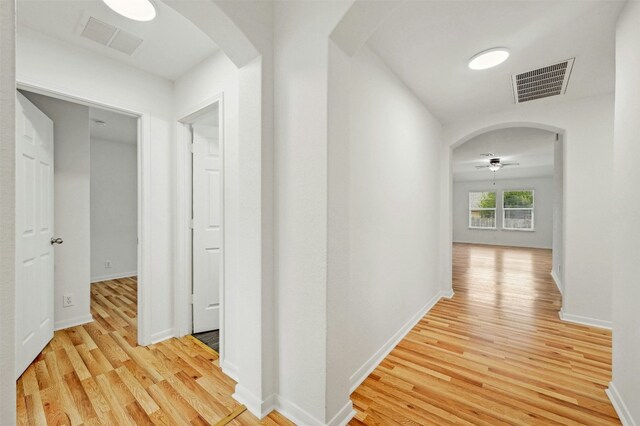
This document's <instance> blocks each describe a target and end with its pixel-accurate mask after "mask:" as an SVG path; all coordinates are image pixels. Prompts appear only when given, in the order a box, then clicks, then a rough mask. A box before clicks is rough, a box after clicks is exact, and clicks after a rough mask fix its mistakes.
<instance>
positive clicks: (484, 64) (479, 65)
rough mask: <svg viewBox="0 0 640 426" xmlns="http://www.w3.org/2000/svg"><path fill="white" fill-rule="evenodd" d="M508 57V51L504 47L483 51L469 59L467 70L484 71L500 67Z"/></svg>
mask: <svg viewBox="0 0 640 426" xmlns="http://www.w3.org/2000/svg"><path fill="white" fill-rule="evenodd" d="M508 57H509V49H507V48H505V47H494V48H493V49H489V50H484V51H482V52H480V53H478V54H477V55H475V56H473V58H471V59H469V68H471V69H472V70H486V69H487V68H493V67H495V66H496V65H500V64H501V63H503V62H504V61H506V60H507V58H508Z"/></svg>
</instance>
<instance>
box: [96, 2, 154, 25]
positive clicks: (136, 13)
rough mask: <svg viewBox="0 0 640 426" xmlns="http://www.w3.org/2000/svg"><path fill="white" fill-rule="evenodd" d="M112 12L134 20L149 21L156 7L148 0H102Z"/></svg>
mask: <svg viewBox="0 0 640 426" xmlns="http://www.w3.org/2000/svg"><path fill="white" fill-rule="evenodd" d="M102 1H103V2H104V4H106V5H107V6H109V7H110V8H111V10H113V11H114V12H116V13H118V14H120V15H122V16H124V17H125V18H129V19H133V20H134V21H143V22H144V21H151V20H152V19H153V18H155V17H156V8H155V6H154V5H153V3H151V1H149V0H102Z"/></svg>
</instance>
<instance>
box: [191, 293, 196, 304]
mask: <svg viewBox="0 0 640 426" xmlns="http://www.w3.org/2000/svg"><path fill="white" fill-rule="evenodd" d="M194 296H195V295H194V294H192V295H191V301H190V303H191V304H192V305H193V297H194Z"/></svg>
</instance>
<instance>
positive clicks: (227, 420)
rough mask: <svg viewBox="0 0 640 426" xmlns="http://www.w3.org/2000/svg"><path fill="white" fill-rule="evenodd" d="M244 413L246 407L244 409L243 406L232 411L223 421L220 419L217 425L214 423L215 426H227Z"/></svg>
mask: <svg viewBox="0 0 640 426" xmlns="http://www.w3.org/2000/svg"><path fill="white" fill-rule="evenodd" d="M245 411H247V407H245V406H244V405H241V406H239V407H238V408H236V409H235V410H233V412H232V413H230V414H229V415H228V416H227V417H225V418H224V419H220V421H219V422H218V423H216V426H225V425H228V424H229V423H231V422H232V421H233V420H234V419H235V418H236V417H238V416H239V415H240V414H242V413H244V412H245Z"/></svg>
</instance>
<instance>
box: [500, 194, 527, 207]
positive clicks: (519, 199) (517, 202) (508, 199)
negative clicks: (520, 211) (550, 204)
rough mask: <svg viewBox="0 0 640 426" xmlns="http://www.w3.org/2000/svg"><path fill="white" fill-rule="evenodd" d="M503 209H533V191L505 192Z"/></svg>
mask: <svg viewBox="0 0 640 426" xmlns="http://www.w3.org/2000/svg"><path fill="white" fill-rule="evenodd" d="M503 197H504V198H503V207H504V208H505V209H508V208H527V209H530V208H533V191H504V193H503Z"/></svg>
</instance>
